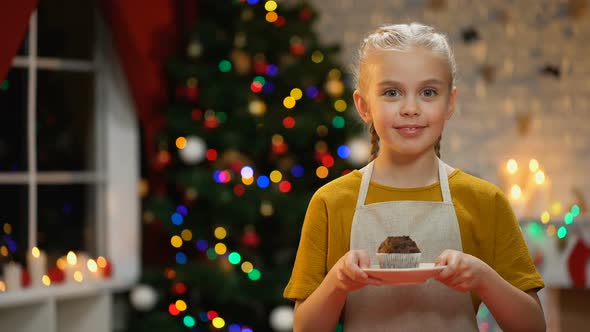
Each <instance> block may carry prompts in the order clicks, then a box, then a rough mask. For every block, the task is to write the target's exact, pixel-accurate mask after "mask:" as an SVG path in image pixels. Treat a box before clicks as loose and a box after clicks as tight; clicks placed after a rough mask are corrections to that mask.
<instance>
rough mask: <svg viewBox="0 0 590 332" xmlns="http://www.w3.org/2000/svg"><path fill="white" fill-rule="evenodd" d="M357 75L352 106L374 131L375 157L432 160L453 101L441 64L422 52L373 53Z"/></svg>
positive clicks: (444, 66) (446, 69) (444, 64)
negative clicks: (358, 85)
mask: <svg viewBox="0 0 590 332" xmlns="http://www.w3.org/2000/svg"><path fill="white" fill-rule="evenodd" d="M362 69H363V71H362V75H363V77H362V79H363V80H362V86H361V91H359V90H357V91H355V93H354V101H355V104H356V107H357V110H358V112H359V114H360V116H361V118H362V119H363V120H364V121H365V122H366V123H367V124H373V125H374V126H375V130H376V131H377V134H378V135H379V138H380V142H381V149H380V150H381V153H388V154H392V155H394V156H405V157H410V156H416V157H417V156H419V155H422V154H424V153H433V154H434V149H433V146H434V144H435V143H436V141H437V140H438V137H439V136H440V135H441V134H442V131H443V127H444V123H445V121H446V120H447V119H449V118H450V117H451V115H452V114H453V111H454V109H455V102H456V96H457V91H456V89H455V88H452V89H451V87H450V86H451V83H450V82H451V74H450V72H449V66H448V64H447V62H446V60H445V59H444V58H442V57H440V56H438V55H436V54H434V53H433V52H432V51H430V50H427V49H424V48H414V49H411V50H409V51H406V52H399V51H376V52H375V53H373V54H371V55H370V56H369V58H368V59H367V61H366V62H365V63H364V64H363V68H362Z"/></svg>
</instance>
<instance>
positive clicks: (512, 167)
mask: <svg viewBox="0 0 590 332" xmlns="http://www.w3.org/2000/svg"><path fill="white" fill-rule="evenodd" d="M506 169H507V170H508V173H510V174H514V173H516V172H517V171H518V163H517V162H516V160H514V159H510V160H508V162H507V163H506Z"/></svg>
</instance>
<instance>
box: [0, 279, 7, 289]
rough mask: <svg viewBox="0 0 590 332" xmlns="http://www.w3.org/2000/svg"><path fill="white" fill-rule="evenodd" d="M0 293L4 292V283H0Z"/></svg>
mask: <svg viewBox="0 0 590 332" xmlns="http://www.w3.org/2000/svg"><path fill="white" fill-rule="evenodd" d="M0 292H6V284H5V283H4V281H0Z"/></svg>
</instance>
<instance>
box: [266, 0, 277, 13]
mask: <svg viewBox="0 0 590 332" xmlns="http://www.w3.org/2000/svg"><path fill="white" fill-rule="evenodd" d="M277 6H278V5H277V3H276V2H275V1H272V0H270V1H267V2H266V3H265V4H264V9H266V10H267V11H269V12H272V11H275V10H276V9H277Z"/></svg>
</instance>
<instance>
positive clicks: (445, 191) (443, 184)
mask: <svg viewBox="0 0 590 332" xmlns="http://www.w3.org/2000/svg"><path fill="white" fill-rule="evenodd" d="M438 178H439V181H440V191H441V193H442V197H443V202H445V203H450V204H453V201H452V200H451V189H449V176H448V175H447V169H446V167H445V163H443V162H442V160H440V159H438Z"/></svg>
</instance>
